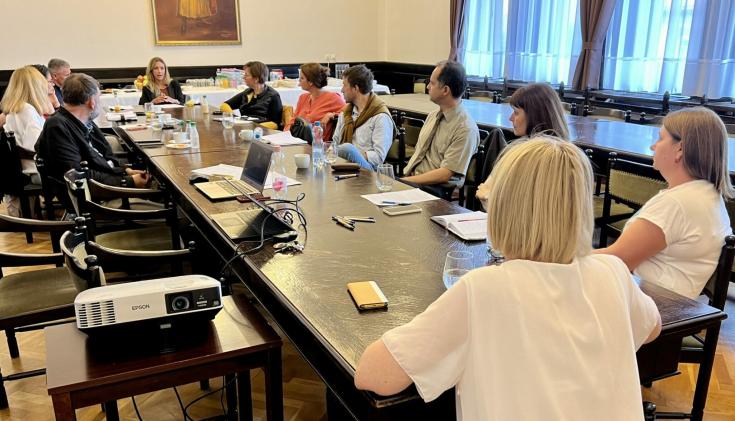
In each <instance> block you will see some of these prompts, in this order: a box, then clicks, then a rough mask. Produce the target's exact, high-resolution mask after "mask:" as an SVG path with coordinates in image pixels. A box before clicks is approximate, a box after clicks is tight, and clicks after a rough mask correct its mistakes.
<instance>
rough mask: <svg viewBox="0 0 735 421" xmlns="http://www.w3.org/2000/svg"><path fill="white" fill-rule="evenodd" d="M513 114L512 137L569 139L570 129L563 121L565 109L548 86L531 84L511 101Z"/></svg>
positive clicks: (514, 94) (518, 91) (564, 119)
mask: <svg viewBox="0 0 735 421" xmlns="http://www.w3.org/2000/svg"><path fill="white" fill-rule="evenodd" d="M510 106H511V107H512V108H513V114H511V115H510V122H511V123H513V133H514V134H515V135H516V136H532V135H534V134H536V133H542V132H543V133H546V134H550V135H553V136H557V137H560V138H562V139H564V140H570V139H569V128H568V127H567V120H566V118H565V117H564V107H562V105H561V101H560V100H559V96H558V95H557V94H556V92H555V91H554V89H552V88H551V86H549V85H548V84H546V83H532V84H530V85H526V86H524V87H522V88H520V89H518V90H517V91H515V92H514V93H513V95H512V96H511V97H510Z"/></svg>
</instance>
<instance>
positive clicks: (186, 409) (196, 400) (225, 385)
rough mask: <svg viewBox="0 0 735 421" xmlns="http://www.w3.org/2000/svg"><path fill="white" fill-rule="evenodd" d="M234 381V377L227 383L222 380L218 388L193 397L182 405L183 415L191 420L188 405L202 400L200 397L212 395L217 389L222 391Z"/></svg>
mask: <svg viewBox="0 0 735 421" xmlns="http://www.w3.org/2000/svg"><path fill="white" fill-rule="evenodd" d="M234 381H235V377H233V378H232V380H230V381H229V382H227V383H224V382H223V384H222V387H220V388H217V389H214V390H212V391H211V392H207V393H205V394H203V395H202V396H200V397H198V398H196V399H194V400H193V401H191V402H189V403H188V404H187V405H186V406H185V407H184V417H185V419H190V420H193V418H192V417H190V416H189V408H190V407H191V406H192V405H194V404H195V403H197V402H199V401H200V400H202V399H204V398H206V397H207V396H210V395H213V394H215V393H217V392H219V391H222V390H224V389H225V388H227V386H229V385H230V384H232V383H233V382H234Z"/></svg>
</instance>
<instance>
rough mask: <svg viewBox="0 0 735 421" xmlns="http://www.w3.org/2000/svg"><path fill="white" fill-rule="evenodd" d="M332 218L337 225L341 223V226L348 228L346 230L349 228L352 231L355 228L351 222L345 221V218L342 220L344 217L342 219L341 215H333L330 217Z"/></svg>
mask: <svg viewBox="0 0 735 421" xmlns="http://www.w3.org/2000/svg"><path fill="white" fill-rule="evenodd" d="M332 220H333V221H334V222H336V223H338V224H339V225H342V226H343V227H345V228H347V229H348V230H350V231H354V230H355V225H354V224H351V223H349V222H347V221H346V220H344V219H343V218H342V217H339V216H333V217H332Z"/></svg>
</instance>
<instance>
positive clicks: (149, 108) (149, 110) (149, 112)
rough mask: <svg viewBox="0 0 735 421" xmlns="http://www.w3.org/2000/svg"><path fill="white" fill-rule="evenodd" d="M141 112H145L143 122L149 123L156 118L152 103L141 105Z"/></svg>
mask: <svg viewBox="0 0 735 421" xmlns="http://www.w3.org/2000/svg"><path fill="white" fill-rule="evenodd" d="M143 110H145V120H146V121H151V120H153V117H155V116H156V113H155V112H154V111H153V103H152V102H146V103H145V104H143Z"/></svg>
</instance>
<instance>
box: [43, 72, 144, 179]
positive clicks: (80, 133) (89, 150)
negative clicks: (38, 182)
mask: <svg viewBox="0 0 735 421" xmlns="http://www.w3.org/2000/svg"><path fill="white" fill-rule="evenodd" d="M63 91H64V101H65V104H64V105H63V106H62V107H61V108H59V110H58V111H57V112H56V113H54V115H52V116H51V117H49V118H48V120H46V123H45V124H44V126H43V131H42V132H41V134H40V136H39V137H38V141H37V142H36V153H37V154H38V156H39V157H40V158H43V160H44V161H45V163H46V168H47V172H48V175H49V176H51V177H53V178H56V179H57V180H61V179H63V177H64V173H66V172H67V171H69V170H70V169H72V168H76V169H80V163H81V162H82V161H87V163H88V165H89V176H90V178H92V179H94V180H97V181H99V182H100V183H104V184H108V185H111V186H126V187H146V186H147V185H148V184H149V182H150V177H149V175H148V174H147V173H146V172H144V171H140V170H133V169H131V168H123V167H121V166H120V163H119V162H118V161H117V160H116V159H115V157H114V155H113V153H112V149H111V148H110V145H109V143H107V140H106V139H105V135H104V134H103V133H102V131H101V130H100V129H99V127H97V125H96V124H94V119H95V118H97V116H98V115H99V114H100V112H101V111H100V109H101V106H100V89H99V83H97V81H96V80H94V79H93V78H92V77H91V76H88V75H85V74H84V73H75V74H73V75H71V76H69V77H68V78H66V80H65V82H64V90H63Z"/></svg>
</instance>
